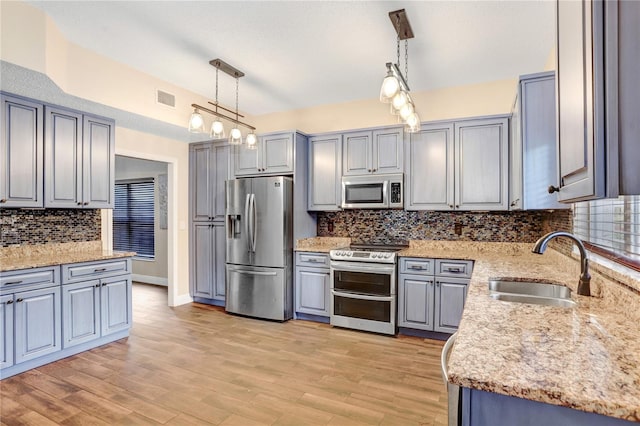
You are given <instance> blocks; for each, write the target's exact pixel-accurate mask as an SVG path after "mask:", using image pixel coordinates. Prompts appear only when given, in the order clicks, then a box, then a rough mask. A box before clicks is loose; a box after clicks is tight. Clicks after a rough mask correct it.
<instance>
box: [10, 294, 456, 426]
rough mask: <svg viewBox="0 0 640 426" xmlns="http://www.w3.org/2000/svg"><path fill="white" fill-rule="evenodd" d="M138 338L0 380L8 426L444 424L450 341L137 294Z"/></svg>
mask: <svg viewBox="0 0 640 426" xmlns="http://www.w3.org/2000/svg"><path fill="white" fill-rule="evenodd" d="M133 290H134V295H133V296H134V298H133V307H134V317H133V319H134V322H133V327H132V329H131V336H130V337H129V338H127V339H122V340H119V341H117V342H114V343H112V344H109V345H105V346H102V347H100V348H96V349H94V350H91V351H88V352H85V353H82V354H78V355H76V356H73V357H69V358H65V359H63V360H60V361H58V362H55V363H52V364H48V365H46V366H43V367H40V368H37V369H34V370H31V371H28V372H25V373H23V374H19V375H17V376H14V377H11V378H9V379H5V380H3V381H2V382H0V396H1V397H2V398H0V399H1V401H0V420H1V422H2V424H7V425H9V424H10V425H21V424H24V425H29V424H38V425H44V424H62V425H98V426H100V425H106V424H109V425H125V424H126V425H156V424H164V425H247V426H248V425H280V426H286V425H325V426H326V425H340V426H345V425H421V426H424V425H435V426H442V425H446V423H447V412H446V404H447V396H446V392H445V389H444V386H443V384H442V380H441V378H440V371H439V369H440V364H439V362H440V351H441V350H442V345H443V343H442V342H440V341H433V340H427V339H420V338H417V337H409V336H399V337H395V338H394V337H389V336H381V335H377V334H371V333H362V332H358V331H354V330H346V329H338V328H332V327H331V326H329V325H327V324H320V323H314V322H309V321H288V322H285V323H278V322H271V321H261V320H256V319H251V318H244V317H240V316H234V315H229V314H226V313H225V312H224V309H223V308H219V307H213V306H209V305H203V304H198V303H193V304H188V305H184V306H179V307H176V308H169V307H167V306H166V300H167V290H166V288H163V287H157V286H150V285H144V284H137V283H136V284H135V285H134V286H133Z"/></svg>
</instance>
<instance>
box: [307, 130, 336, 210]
mask: <svg viewBox="0 0 640 426" xmlns="http://www.w3.org/2000/svg"><path fill="white" fill-rule="evenodd" d="M341 177H342V135H340V134H333V135H326V136H314V137H311V138H309V178H308V185H309V195H308V205H307V210H310V211H335V210H340V209H341V207H340V205H341V204H342V202H341V196H342V187H341V184H342V183H341Z"/></svg>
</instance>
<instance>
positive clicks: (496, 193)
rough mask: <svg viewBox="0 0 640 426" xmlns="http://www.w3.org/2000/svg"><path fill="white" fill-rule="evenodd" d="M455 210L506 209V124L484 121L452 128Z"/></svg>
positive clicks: (507, 201)
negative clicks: (453, 135)
mask: <svg viewBox="0 0 640 426" xmlns="http://www.w3.org/2000/svg"><path fill="white" fill-rule="evenodd" d="M454 131H455V137H454V143H455V151H456V153H455V164H454V167H455V170H456V180H455V198H454V201H455V208H456V209H457V210H507V209H508V208H509V200H508V199H509V173H508V169H509V163H508V161H509V157H508V152H509V151H508V149H509V146H508V141H509V135H508V131H509V120H508V118H506V117H505V118H484V119H478V120H468V121H463V122H459V123H455V125H454Z"/></svg>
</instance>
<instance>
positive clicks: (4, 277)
mask: <svg viewBox="0 0 640 426" xmlns="http://www.w3.org/2000/svg"><path fill="white" fill-rule="evenodd" d="M59 270H60V269H59V267H58V266H52V267H47V268H38V269H29V270H24V269H21V270H18V271H9V272H2V273H0V289H1V290H2V291H3V292H7V291H11V289H12V288H16V287H24V286H33V285H37V286H41V285H42V286H48V285H56V284H58V283H59V282H60V278H59V276H60V273H59Z"/></svg>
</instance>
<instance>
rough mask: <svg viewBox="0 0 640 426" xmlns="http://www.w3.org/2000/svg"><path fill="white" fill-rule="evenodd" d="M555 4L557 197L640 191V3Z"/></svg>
mask: <svg viewBox="0 0 640 426" xmlns="http://www.w3.org/2000/svg"><path fill="white" fill-rule="evenodd" d="M556 9H557V10H556V12H557V13H556V17H557V38H556V40H557V44H556V53H557V66H556V69H557V105H558V111H557V120H558V146H557V149H558V164H559V170H558V179H557V181H558V183H559V185H558V186H557V187H556V190H557V191H559V192H558V194H557V196H558V200H559V201H562V202H574V201H583V200H591V199H598V198H604V197H617V196H618V195H619V194H625V195H635V194H640V174H638V172H637V162H638V161H637V159H638V158H639V157H640V145H638V143H637V134H638V120H637V111H638V109H640V87H639V86H638V84H637V76H638V75H639V74H640V63H639V62H638V60H637V59H638V51H637V41H638V40H639V39H640V3H638V2H635V1H598V0H580V1H558V2H557V3H556ZM552 183H553V182H552Z"/></svg>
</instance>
